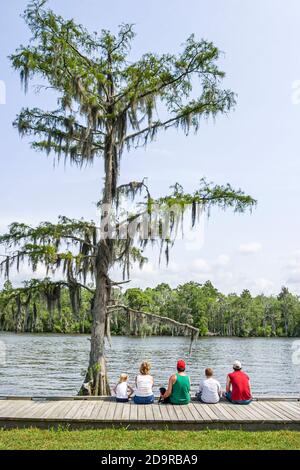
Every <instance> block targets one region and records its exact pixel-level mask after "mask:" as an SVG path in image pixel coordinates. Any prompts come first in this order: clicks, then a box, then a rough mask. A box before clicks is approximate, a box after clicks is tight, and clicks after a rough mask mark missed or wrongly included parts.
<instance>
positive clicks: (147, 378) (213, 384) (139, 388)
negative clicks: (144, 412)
mask: <svg viewBox="0 0 300 470" xmlns="http://www.w3.org/2000/svg"><path fill="white" fill-rule="evenodd" d="M185 370H186V364H185V362H184V361H183V360H180V361H178V362H177V373H176V374H173V375H171V377H170V378H169V384H168V388H167V389H166V388H163V387H162V388H160V389H159V390H160V398H159V403H171V404H173V405H187V404H188V403H190V401H191V395H190V389H191V380H190V377H189V376H188V375H187V374H186V372H185ZM150 371H151V365H150V363H149V362H146V361H145V362H142V364H141V366H140V373H139V375H137V376H136V379H135V390H134V389H133V388H132V387H131V386H130V385H129V384H128V375H127V374H121V376H120V379H119V382H118V384H117V385H116V387H115V389H114V392H115V394H116V400H117V402H119V403H126V402H128V401H129V399H130V398H131V397H132V396H133V395H134V397H133V400H134V403H136V404H138V405H148V404H151V403H154V394H153V385H154V380H153V377H152V375H151V374H150ZM196 397H197V399H198V400H199V401H200V402H202V403H207V404H215V403H218V402H219V401H220V399H221V397H224V398H226V399H227V400H228V401H229V402H231V403H233V404H237V405H248V404H249V403H251V401H252V393H251V385H250V379H249V377H248V375H247V374H246V373H245V372H243V371H242V364H241V363H240V361H235V362H234V364H233V372H231V373H230V374H228V375H227V381H226V392H224V393H222V389H221V385H220V383H219V382H218V381H217V380H216V379H215V378H214V372H213V370H212V369H211V368H207V369H205V379H204V380H202V381H201V382H200V385H199V390H198V392H197V394H196Z"/></svg>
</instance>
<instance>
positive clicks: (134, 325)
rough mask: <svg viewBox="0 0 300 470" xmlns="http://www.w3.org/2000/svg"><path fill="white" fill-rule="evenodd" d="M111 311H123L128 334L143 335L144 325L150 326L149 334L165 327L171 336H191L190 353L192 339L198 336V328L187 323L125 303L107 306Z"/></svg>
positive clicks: (156, 332)
mask: <svg viewBox="0 0 300 470" xmlns="http://www.w3.org/2000/svg"><path fill="white" fill-rule="evenodd" d="M108 309H109V311H111V312H119V311H120V310H123V311H125V313H126V315H127V320H128V327H129V332H130V334H132V335H134V336H145V329H143V327H144V326H147V327H148V328H150V331H151V334H159V333H161V331H162V330H163V329H165V328H168V330H169V331H170V332H171V334H172V336H185V337H190V338H191V343H190V349H189V353H191V350H192V346H193V343H194V341H196V340H197V338H198V336H199V329H198V328H196V327H194V326H192V325H188V324H187V323H179V322H177V321H176V320H173V319H172V318H168V317H162V316H159V315H155V314H154V313H149V312H142V311H138V310H133V309H131V308H129V307H127V306H126V305H111V306H109V307H108Z"/></svg>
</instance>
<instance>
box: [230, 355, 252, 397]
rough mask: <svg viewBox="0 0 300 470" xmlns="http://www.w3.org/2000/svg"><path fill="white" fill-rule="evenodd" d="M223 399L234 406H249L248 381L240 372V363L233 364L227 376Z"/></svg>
mask: <svg viewBox="0 0 300 470" xmlns="http://www.w3.org/2000/svg"><path fill="white" fill-rule="evenodd" d="M225 398H227V400H228V401H230V402H231V403H233V404H235V405H249V403H251V401H252V393H251V385H250V379H249V377H248V375H247V374H245V372H243V371H242V364H241V363H240V361H235V362H234V363H233V372H232V373H231V374H228V376H227V382H226V393H225Z"/></svg>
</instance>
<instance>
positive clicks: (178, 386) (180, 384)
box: [163, 360, 191, 405]
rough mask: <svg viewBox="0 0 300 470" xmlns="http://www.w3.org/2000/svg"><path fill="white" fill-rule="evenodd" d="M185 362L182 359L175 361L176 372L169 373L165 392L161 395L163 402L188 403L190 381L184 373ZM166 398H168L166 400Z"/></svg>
mask: <svg viewBox="0 0 300 470" xmlns="http://www.w3.org/2000/svg"><path fill="white" fill-rule="evenodd" d="M185 369H186V364H185V362H184V361H183V360H179V361H178V362H177V374H173V375H171V377H170V379H169V385H168V389H167V391H166V393H165V394H164V396H163V400H164V401H165V402H167V401H169V402H170V403H172V405H188V404H189V403H190V401H191V396H190V389H191V381H190V378H189V376H188V375H186V373H185ZM166 399H168V400H167V401H166Z"/></svg>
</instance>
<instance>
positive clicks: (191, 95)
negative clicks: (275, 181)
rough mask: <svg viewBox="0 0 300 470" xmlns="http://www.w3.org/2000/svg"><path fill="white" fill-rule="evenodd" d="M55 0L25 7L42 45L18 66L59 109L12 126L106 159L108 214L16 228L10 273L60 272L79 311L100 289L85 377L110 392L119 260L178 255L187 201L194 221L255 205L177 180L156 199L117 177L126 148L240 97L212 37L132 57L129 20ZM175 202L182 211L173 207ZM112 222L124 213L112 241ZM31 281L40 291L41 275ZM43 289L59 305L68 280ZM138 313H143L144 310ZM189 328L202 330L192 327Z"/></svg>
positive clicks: (104, 210) (17, 56)
mask: <svg viewBox="0 0 300 470" xmlns="http://www.w3.org/2000/svg"><path fill="white" fill-rule="evenodd" d="M45 3H46V2H45V1H41V0H35V1H33V2H31V3H30V4H29V6H28V7H27V9H26V11H25V13H24V19H25V21H26V23H27V25H28V26H29V28H30V30H31V33H32V40H31V41H30V43H29V44H28V45H25V46H24V45H23V46H21V47H20V48H19V49H18V50H17V51H16V52H15V53H14V54H13V55H12V56H11V62H12V65H13V67H14V69H16V70H17V71H18V72H19V73H20V77H21V81H22V83H23V85H24V90H25V92H26V91H27V89H28V85H29V82H30V81H31V80H33V79H36V78H39V79H42V80H43V82H45V83H46V85H47V86H48V87H50V88H51V89H54V90H56V92H57V96H58V104H57V108H56V109H54V110H52V111H49V110H45V109H38V108H34V109H23V110H22V111H21V112H20V114H19V115H18V116H17V118H16V121H15V123H14V125H15V127H16V128H17V129H18V130H19V133H20V135H21V136H31V137H32V138H33V143H32V147H33V148H34V149H36V150H39V151H41V152H43V153H45V154H52V155H54V156H56V157H57V159H58V160H60V159H61V158H63V159H64V160H65V161H68V162H70V163H71V164H75V165H77V166H79V167H82V166H83V165H85V164H92V163H93V162H94V160H95V159H96V158H101V159H102V161H103V164H104V185H103V190H102V195H101V200H100V202H99V210H100V216H99V221H98V223H93V222H86V221H84V220H70V219H68V218H66V217H61V218H60V220H59V221H58V223H57V224H51V223H42V224H40V225H39V226H38V227H31V226H27V225H23V224H18V223H15V224H12V225H11V227H10V230H9V232H8V233H7V234H5V235H3V236H2V237H1V239H0V242H1V244H2V245H5V246H6V248H7V250H8V252H9V253H8V255H7V256H6V258H5V259H4V261H3V262H2V268H3V270H4V271H5V273H6V275H8V274H9V269H10V267H11V266H12V265H13V264H16V265H17V267H18V266H19V264H20V262H21V261H22V260H24V259H27V260H29V262H30V263H31V265H32V268H33V271H34V270H35V269H36V267H37V265H38V263H43V264H44V265H46V266H47V268H48V269H49V270H51V271H52V272H54V271H55V270H59V272H61V273H63V275H64V280H63V281H62V282H63V283H64V284H65V285H67V286H68V287H69V289H70V296H71V300H72V305H73V307H74V310H76V309H77V308H78V303H79V302H80V295H79V291H80V289H81V288H90V287H87V284H88V283H89V281H90V280H91V279H92V280H93V282H94V289H93V293H94V297H93V305H92V312H93V330H92V340H91V352H90V363H89V367H88V373H87V377H86V382H88V383H89V384H90V386H89V393H92V394H95V395H105V394H109V392H110V390H109V384H108V379H107V371H106V363H105V335H108V336H109V318H110V307H109V302H110V300H111V291H112V288H113V286H114V282H113V281H112V280H111V279H110V271H111V268H112V267H113V266H115V265H120V266H121V268H122V269H123V273H124V276H125V277H126V276H128V275H129V268H130V266H131V263H132V262H136V261H137V262H139V263H140V265H141V266H142V265H143V262H144V261H145V257H144V255H143V249H144V248H145V246H146V244H147V243H148V242H149V241H151V242H153V241H154V239H156V241H158V242H159V243H160V247H161V250H162V251H163V252H164V253H165V254H166V257H167V259H168V257H169V247H170V246H171V245H172V242H173V241H174V234H176V228H177V227H178V222H179V220H180V218H181V216H182V214H183V213H184V212H185V211H186V209H187V208H188V207H189V208H191V215H192V223H193V224H195V223H196V222H197V217H196V213H197V208H201V210H209V209H210V208H211V207H213V206H218V207H221V208H223V209H225V208H227V207H229V208H232V209H233V210H235V211H240V212H243V211H244V210H245V209H246V208H249V207H250V208H251V207H252V206H253V204H254V203H255V201H254V200H253V199H252V198H251V197H250V196H247V195H245V194H244V193H243V192H242V191H241V190H238V191H235V190H234V189H232V187H231V186H230V185H225V186H218V185H213V184H210V183H207V182H206V180H204V179H202V180H201V181H200V184H199V187H198V188H196V190H195V191H192V192H185V191H184V189H183V188H182V187H181V186H180V185H179V184H176V185H174V187H173V188H171V191H170V193H169V194H167V195H166V196H163V197H161V198H158V199H154V198H152V196H151V193H150V190H149V188H148V186H147V185H146V182H145V180H141V181H139V182H137V181H131V182H130V181H129V182H128V184H123V185H119V183H118V180H119V173H120V160H121V158H122V155H123V154H124V152H125V151H127V152H130V151H132V150H135V149H136V148H138V147H146V146H147V145H148V144H149V143H151V142H152V141H153V140H154V139H155V138H156V137H158V135H159V133H160V132H162V131H167V130H168V129H172V128H176V129H179V130H182V131H183V132H184V133H185V134H189V132H191V131H194V132H197V131H198V130H199V124H200V122H201V120H204V119H207V118H210V117H212V118H215V117H216V116H217V115H219V114H224V113H228V112H229V111H230V110H231V109H232V107H233V106H234V105H235V96H234V94H233V92H232V91H230V90H226V89H223V88H222V87H221V82H222V79H223V78H224V72H223V71H221V70H220V69H219V67H218V59H219V56H220V52H219V50H218V48H217V47H215V46H214V44H212V43H211V42H208V41H205V40H201V41H197V40H196V39H195V37H194V35H192V36H190V37H189V38H188V39H187V41H186V43H185V44H184V45H183V47H182V50H181V52H180V53H178V54H177V55H173V54H161V55H159V54H154V53H146V54H144V55H143V56H142V57H141V58H140V59H139V60H135V61H133V60H131V57H130V48H131V44H132V41H133V40H134V36H135V35H134V31H133V27H132V26H131V25H127V24H124V25H122V26H121V27H120V28H119V31H118V33H117V34H116V35H115V34H113V33H111V32H109V31H106V30H102V31H101V32H100V33H99V34H97V33H90V32H89V31H87V30H86V29H85V28H84V27H83V26H81V25H78V24H76V23H75V22H74V21H73V20H66V19H64V18H62V17H61V16H58V15H56V14H55V13H54V12H53V11H51V10H49V9H47V7H46V5H45ZM137 196H139V197H140V198H141V201H140V202H141V203H142V204H141V205H140V206H139V207H142V209H139V210H137V211H136V212H134V213H131V214H129V215H127V216H126V217H125V218H123V219H122V216H121V213H120V210H119V203H120V199H121V198H122V197H125V198H126V197H131V198H132V199H134V198H136V197H137ZM174 206H176V208H179V213H178V212H177V213H175V212H176V211H174V210H173V209H172V208H173V207H174ZM112 210H114V212H113V214H114V215H113V216H112ZM166 217H168V218H169V221H170V224H169V231H168V233H167V234H166V233H165V231H164V230H163V226H164V222H165V219H166ZM110 218H113V220H114V230H113V232H114V233H113V236H112V235H111V233H110V223H109V220H110ZM145 218H146V220H147V221H148V222H149V221H150V222H151V221H152V222H153V220H154V219H155V224H156V227H157V230H156V234H155V237H154V235H153V233H152V228H151V229H149V225H148V228H147V229H146V233H145V226H144V225H145V224H144V223H143V221H144V220H145ZM129 226H130V230H131V232H132V227H134V233H133V234H132V233H129V232H130V230H128V227H129ZM99 227H100V230H99ZM124 227H125V230H126V234H127V236H126V237H124ZM150 227H151V223H150ZM121 232H122V235H121ZM172 234H173V241H172ZM27 287H28V288H30V287H31V286H30V285H29V286H27ZM33 287H34V288H35V289H37V284H36V282H34V286H33ZM40 288H41V289H42V290H43V292H44V293H45V295H46V296H47V298H48V300H49V308H51V307H52V306H53V303H55V302H58V298H59V285H58V283H55V282H53V283H51V282H49V280H47V282H45V281H43V282H41V286H40ZM29 290H30V289H29ZM133 314H135V315H137V316H138V312H134V313H132V312H131V314H130V315H131V316H132V315H133ZM141 317H142V314H141ZM152 320H153V318H152ZM182 328H187V329H189V326H188V325H183V326H182ZM190 332H191V334H193V329H190Z"/></svg>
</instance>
